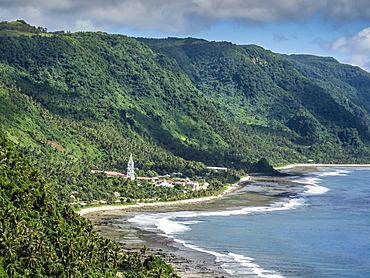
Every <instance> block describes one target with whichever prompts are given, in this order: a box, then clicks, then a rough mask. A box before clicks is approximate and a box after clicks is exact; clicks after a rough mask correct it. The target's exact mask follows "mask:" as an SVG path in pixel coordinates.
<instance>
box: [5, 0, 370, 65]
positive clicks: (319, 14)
mask: <svg viewBox="0 0 370 278" xmlns="http://www.w3.org/2000/svg"><path fill="white" fill-rule="evenodd" d="M0 17H1V19H2V20H6V21H11V20H16V19H24V20H26V21H27V22H28V23H30V24H32V25H35V26H43V27H47V28H48V30H49V31H55V30H65V31H71V32H74V31H104V32H108V33H115V34H117V33H118V34H124V35H128V36H134V37H152V38H163V37H195V38H203V39H206V40H210V41H229V42H233V43H235V44H256V45H259V46H261V47H263V48H265V49H268V50H271V51H273V52H278V53H286V54H313V55H319V56H330V57H334V58H336V59H337V60H339V61H340V62H342V63H349V64H352V65H356V66H360V67H362V68H363V69H365V70H367V71H370V1H368V0H310V1H307V0H279V1H278V0H78V1H77V0H48V1H43V0H0Z"/></svg>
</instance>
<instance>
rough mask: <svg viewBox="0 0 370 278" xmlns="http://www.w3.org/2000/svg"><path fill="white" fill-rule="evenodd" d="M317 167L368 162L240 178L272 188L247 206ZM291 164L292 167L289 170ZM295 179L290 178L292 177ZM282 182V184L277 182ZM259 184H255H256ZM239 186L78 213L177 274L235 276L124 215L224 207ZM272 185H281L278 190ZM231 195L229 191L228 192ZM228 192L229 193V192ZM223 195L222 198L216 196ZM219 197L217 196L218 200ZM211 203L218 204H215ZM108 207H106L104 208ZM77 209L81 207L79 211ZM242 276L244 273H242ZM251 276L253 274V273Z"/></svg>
mask: <svg viewBox="0 0 370 278" xmlns="http://www.w3.org/2000/svg"><path fill="white" fill-rule="evenodd" d="M317 167H370V165H368V164H356V165H354V164H294V165H287V166H284V167H279V168H276V169H278V170H284V172H285V170H286V171H287V172H288V173H290V174H292V175H291V176H284V177H274V176H249V177H248V178H247V179H244V180H243V181H248V183H249V182H250V183H254V182H257V183H262V184H265V185H262V186H266V188H267V189H266V190H270V192H273V191H274V192H273V193H272V194H271V195H270V196H269V197H268V198H267V197H266V195H264V194H259V193H256V195H259V196H262V195H264V196H265V197H266V199H263V198H262V199H259V200H258V201H256V202H255V203H254V202H251V203H249V204H247V206H258V204H259V205H265V204H268V203H269V202H271V201H274V200H277V199H280V198H282V197H286V196H289V194H294V190H297V189H299V188H301V187H302V184H299V183H297V181H296V180H297V177H298V178H299V177H300V176H301V177H303V176H305V174H309V173H312V172H316V171H317ZM293 168H295V169H294V170H293ZM294 177H295V179H294V180H293V179H292V178H294ZM281 184H284V185H285V187H284V186H283V187H281V186H280V185H281ZM258 186H260V185H257V187H258ZM239 188H241V184H240V181H239V182H238V183H236V184H233V185H232V186H230V187H229V188H228V189H227V190H226V191H224V192H222V193H220V194H218V195H217V196H211V197H205V198H200V199H189V200H182V201H177V202H166V203H144V204H140V205H133V206H120V207H122V208H118V207H117V206H105V207H98V208H95V210H93V211H91V210H85V211H83V213H82V214H81V215H86V217H87V218H89V219H90V220H92V221H93V223H94V226H95V227H96V228H97V229H98V232H99V233H101V234H102V235H103V236H105V237H108V238H110V239H112V240H114V241H116V242H119V243H120V244H121V245H122V247H123V249H124V250H125V251H126V252H128V253H129V252H135V251H138V250H139V249H140V248H141V247H142V246H148V247H149V252H150V253H149V254H154V255H159V256H162V257H163V258H164V259H165V261H166V262H167V263H170V264H171V265H172V266H173V267H174V269H175V270H176V271H177V273H178V274H179V275H180V277H183V278H195V277H204V278H211V277H225V278H232V277H234V278H236V277H238V278H239V277H241V276H238V275H231V274H229V273H227V272H226V271H225V270H224V269H222V267H221V263H220V262H217V261H216V260H215V257H214V256H212V255H210V254H208V253H204V252H199V251H195V250H193V249H190V248H187V247H184V246H182V245H181V244H179V243H176V242H174V241H173V240H171V239H169V238H166V237H164V236H163V235H161V234H156V233H154V232H148V231H143V230H140V229H138V228H135V227H134V226H132V225H131V223H130V222H129V221H127V219H129V218H131V217H133V216H135V215H136V214H140V213H162V212H168V211H187V210H193V209H194V210H213V209H221V210H222V209H224V208H227V207H221V206H219V204H221V203H223V202H224V201H227V199H228V196H227V195H228V194H229V193H231V192H233V191H235V190H237V189H239ZM276 189H281V190H280V191H279V190H277V191H276ZM231 195H233V194H231ZM229 196H230V195H229ZM221 197H226V199H220V198H221ZM218 199H220V200H218ZM215 203H217V204H218V205H217V206H216V205H215ZM107 208H108V209H107ZM80 212H81V211H80ZM243 277H246V276H243ZM253 277H255V276H253Z"/></svg>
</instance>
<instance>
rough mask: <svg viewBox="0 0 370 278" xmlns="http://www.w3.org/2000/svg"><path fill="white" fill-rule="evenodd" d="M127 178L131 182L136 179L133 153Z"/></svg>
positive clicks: (128, 166)
mask: <svg viewBox="0 0 370 278" xmlns="http://www.w3.org/2000/svg"><path fill="white" fill-rule="evenodd" d="M127 177H128V178H131V180H134V179H135V170H134V160H133V159H132V153H131V154H130V160H129V161H128V163H127Z"/></svg>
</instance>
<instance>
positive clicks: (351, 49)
mask: <svg viewBox="0 0 370 278" xmlns="http://www.w3.org/2000/svg"><path fill="white" fill-rule="evenodd" d="M330 49H331V50H332V51H336V52H341V53H344V54H347V55H348V56H349V58H348V61H347V62H348V63H350V64H352V65H356V66H359V67H361V68H363V69H365V70H368V71H370V27H368V28H365V29H363V30H362V31H361V32H359V33H358V34H356V35H353V36H347V37H341V38H339V39H337V40H336V41H334V42H332V43H331V45H330Z"/></svg>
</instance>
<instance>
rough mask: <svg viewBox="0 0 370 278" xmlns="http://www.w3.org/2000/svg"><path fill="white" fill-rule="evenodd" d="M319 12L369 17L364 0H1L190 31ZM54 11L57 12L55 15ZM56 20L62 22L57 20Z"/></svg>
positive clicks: (81, 18)
mask: <svg viewBox="0 0 370 278" xmlns="http://www.w3.org/2000/svg"><path fill="white" fill-rule="evenodd" d="M317 13H320V14H321V15H322V16H323V17H325V18H330V19H334V20H335V21H340V22H342V21H348V20H351V19H353V18H361V19H367V18H369V17H370V2H368V1H366V0H357V1H356V0H337V1H329V0H312V1H306V0H281V1H275V0H258V1H257V0H246V1H240V0H222V1H221V0H212V1H211V0H182V1H172V0H151V1H148V0H106V1H104V3H102V2H101V1H100V0H79V1H72V0H49V1H46V2H45V1H41V0H1V1H0V16H1V17H2V18H5V19H7V18H8V17H9V16H15V17H16V18H10V19H9V20H13V19H20V18H21V19H25V20H27V21H30V22H32V21H34V20H35V19H37V20H38V22H40V20H41V22H42V24H43V25H45V26H53V19H54V26H55V27H57V26H63V28H65V29H69V30H71V31H75V30H76V29H79V28H82V27H86V26H87V27H89V28H90V29H99V30H103V29H107V28H109V27H111V26H122V27H125V26H130V27H134V28H139V29H140V28H150V29H159V30H162V31H166V32H173V33H186V32H191V31H194V30H199V29H202V28H205V27H207V26H209V25H211V24H213V23H215V22H217V21H222V20H227V19H236V20H238V21H241V22H244V23H245V24H251V23H253V24H256V23H257V24H258V23H264V22H289V21H297V20H298V21H299V20H304V19H308V18H311V17H313V16H314V15H316V14H317ZM55 15H58V18H57V19H56V17H55ZM56 21H58V22H56Z"/></svg>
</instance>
